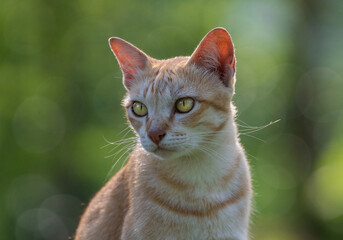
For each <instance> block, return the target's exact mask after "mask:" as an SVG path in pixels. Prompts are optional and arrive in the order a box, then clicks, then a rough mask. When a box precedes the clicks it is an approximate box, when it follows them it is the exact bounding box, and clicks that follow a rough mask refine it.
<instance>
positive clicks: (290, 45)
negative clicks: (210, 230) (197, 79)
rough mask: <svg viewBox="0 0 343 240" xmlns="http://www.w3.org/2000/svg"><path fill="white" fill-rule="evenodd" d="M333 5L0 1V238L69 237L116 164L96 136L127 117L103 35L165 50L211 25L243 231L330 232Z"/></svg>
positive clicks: (334, 223) (338, 89) (336, 159)
mask: <svg viewBox="0 0 343 240" xmlns="http://www.w3.org/2000/svg"><path fill="white" fill-rule="evenodd" d="M342 15H343V1H341V0H327V1H324V0H288V1H287V0H274V1H272V0H270V1H267V0H261V1H248V0H241V1H238V0H236V1H234V0H230V1H227V0H226V1H220V0H215V1H202V0H200V1H195V0H194V1H189V0H182V1H181V0H176V1H166V0H161V1H152V0H147V1H139V0H127V1H118V0H111V1H109V0H98V1H95V0H93V1H92V0H58V1H56V0H55V1H53V0H45V1H44V0H11V1H10V0H2V1H1V2H0V239H16V240H22V239H29V240H32V239H47V240H50V239H51V240H52V239H57V240H60V239H68V236H73V234H74V231H75V228H76V226H77V223H78V220H79V217H80V215H81V213H82V211H83V209H84V207H85V204H87V203H88V201H89V199H90V198H91V196H93V195H94V194H95V193H96V192H97V191H98V190H99V189H100V187H101V186H102V185H103V184H104V182H105V181H106V180H107V179H108V177H109V176H111V175H113V174H114V173H115V172H116V171H117V170H118V169H119V168H120V166H121V165H122V160H123V159H125V157H126V155H127V154H125V150H126V148H125V147H123V148H118V149H115V150H114V152H112V153H116V151H117V152H119V151H121V152H119V153H118V155H116V156H115V157H114V158H113V157H109V158H105V157H106V156H108V155H110V154H111V153H109V151H110V150H111V146H110V147H103V146H105V145H106V144H107V143H106V141H105V139H108V140H110V141H116V140H119V139H121V138H123V137H124V135H125V134H126V131H125V130H124V129H125V128H126V126H127V125H126V120H125V118H124V115H123V110H122V108H121V106H120V101H121V98H122V96H123V95H124V88H123V87H122V84H121V72H120V69H119V67H118V65H117V63H116V60H115V58H114V57H113V55H112V53H111V51H110V49H109V47H108V43H107V39H108V38H109V37H111V36H119V37H121V38H124V39H126V40H128V41H130V42H132V43H133V44H135V45H136V46H138V47H139V48H141V49H143V50H144V51H145V52H147V53H148V54H149V55H151V56H153V57H155V58H169V57H174V56H178V55H190V54H191V53H192V51H193V50H194V49H195V47H196V45H197V44H198V42H199V41H200V40H201V39H202V37H203V36H204V35H205V34H206V33H207V32H208V31H209V30H211V29H212V28H214V27H218V26H222V27H225V28H227V29H228V31H229V32H230V34H231V36H232V38H233V41H234V43H235V47H236V57H237V84H236V96H235V98H234V102H235V104H236V106H237V108H238V110H239V113H238V123H239V125H240V130H241V133H242V135H241V139H242V143H243V145H244V146H245V148H246V151H247V153H248V158H249V161H250V163H251V166H252V174H253V178H254V189H255V192H256V193H255V198H254V209H255V211H254V214H253V217H252V225H251V235H252V236H253V239H263V240H274V239H275V240H303V239H309V240H317V239H325V240H327V239H330V240H331V239H343V79H342V77H343V57H342V56H343V48H342V42H343V18H342ZM278 119H281V120H280V121H279V122H278V123H275V124H273V125H271V126H269V127H267V128H265V129H263V130H261V131H257V132H250V131H249V130H254V128H248V127H246V126H247V125H248V126H250V127H253V126H263V125H265V124H268V123H269V122H271V121H275V120H278ZM122 130H124V131H122ZM127 136H132V133H128V135H126V137H127ZM102 147H103V148H102ZM122 154H124V155H123V157H122V159H121V160H120V161H119V164H117V166H116V167H115V168H114V169H112V170H111V167H112V165H113V164H114V163H115V161H116V160H117V159H119V157H120V156H121V155H122Z"/></svg>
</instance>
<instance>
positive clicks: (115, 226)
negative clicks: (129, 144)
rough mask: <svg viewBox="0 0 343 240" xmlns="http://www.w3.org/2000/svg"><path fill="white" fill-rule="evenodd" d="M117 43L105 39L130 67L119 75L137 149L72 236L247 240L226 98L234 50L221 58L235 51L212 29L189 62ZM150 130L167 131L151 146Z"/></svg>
mask: <svg viewBox="0 0 343 240" xmlns="http://www.w3.org/2000/svg"><path fill="white" fill-rule="evenodd" d="M118 41H119V42H120V41H124V40H118V39H116V40H115V41H114V42H111V44H112V45H113V44H115V47H113V46H112V45H111V47H112V50H113V51H114V53H115V54H116V56H117V59H118V61H119V62H120V65H121V67H122V68H125V67H127V68H128V69H122V70H123V73H124V85H125V87H126V88H127V89H128V93H127V95H126V97H125V98H124V100H123V106H124V108H125V109H126V116H127V118H128V120H129V122H130V124H131V126H132V128H133V130H134V131H135V133H136V134H137V136H138V137H139V143H138V144H137V146H136V148H135V150H134V151H133V152H132V154H131V156H130V159H129V161H128V163H127V164H126V166H125V167H124V168H123V169H122V170H121V171H120V172H118V173H117V174H116V175H115V176H114V177H113V178H112V179H111V180H110V181H109V182H108V183H107V184H106V185H105V186H104V187H103V188H102V189H101V190H100V191H99V193H98V194H97V195H96V196H95V197H94V198H93V199H92V201H91V203H90V204H89V206H88V207H87V209H86V211H85V213H84V215H83V216H82V218H81V221H80V224H79V227H78V229H77V233H76V240H86V239H87V240H90V239H102V240H110V239H111V240H115V239H122V240H131V239H142V240H145V239H149V240H151V239H161V240H162V239H170V240H172V239H173V240H174V239H175V240H179V239H187V240H191V239H197V240H199V239H204V240H206V239H231V240H233V239H235V240H245V239H248V224H249V214H250V202H251V196H252V190H251V179H250V172H249V166H248V163H247V160H246V157H245V153H244V150H243V148H242V146H241V145H240V142H239V139H238V134H237V128H236V124H235V122H234V117H235V112H236V111H235V107H234V106H233V104H232V101H231V99H232V96H233V93H234V82H235V76H234V75H232V71H234V69H235V58H234V53H233V52H229V53H221V52H220V51H233V45H232V42H231V38H230V36H229V35H228V33H227V32H226V30H224V29H215V30H213V31H211V32H210V33H209V34H208V35H207V36H206V37H205V38H204V39H203V40H202V42H201V44H200V45H199V46H200V47H198V48H197V50H196V51H195V53H194V54H193V55H192V56H191V57H176V58H172V59H167V60H156V59H153V58H151V57H148V56H147V55H145V54H144V53H143V52H141V51H140V50H138V49H137V50H135V48H134V47H133V46H132V45H129V44H128V43H126V42H124V43H121V42H120V43H118ZM206 41H207V42H206ZM223 41H224V43H223ZM117 44H119V45H120V44H121V45H120V46H119V47H118V46H117ZM223 44H224V45H225V44H229V46H228V47H225V46H224V47H222V46H223ZM121 47H122V48H123V49H121ZM217 48H218V49H217ZM209 49H210V50H211V49H212V50H211V51H209ZM222 49H224V50H222ZM132 51H133V52H132ZM135 51H138V53H135ZM199 51H200V52H199ZM202 51H205V53H206V55H204V53H203V52H202ZM123 54H125V58H123ZM211 54H212V55H211ZM207 55H211V56H208V57H209V58H208V59H204V58H205V57H206V56H207ZM219 55H220V56H219ZM137 56H138V57H137ZM221 56H224V57H225V58H223V57H221ZM227 56H229V58H226V57H227ZM200 57H201V60H199V59H198V58H200ZM130 58H135V59H134V60H130ZM138 58H139V59H138ZM123 61H124V62H123ZM125 61H130V64H126V63H125ZM137 61H138V62H139V61H141V63H140V64H137V65H135V66H134V68H133V69H130V68H132V63H136V62H137ZM202 64H203V65H202ZM204 64H205V65H204ZM218 64H219V65H220V64H224V67H223V66H217V65H218ZM230 64H232V65H230ZM208 66H210V68H209V67H208ZM218 69H219V70H218ZM223 71H224V72H223ZM230 71H231V72H230ZM125 74H126V75H128V74H129V77H130V79H129V81H128V80H127V79H125ZM183 97H192V98H193V99H194V101H195V104H194V107H193V109H192V110H191V111H190V112H189V113H184V114H181V113H178V112H176V110H175V102H176V100H178V99H179V98H183ZM134 101H139V102H142V103H144V104H145V105H146V107H147V108H148V115H147V116H144V117H138V116H136V115H135V114H134V113H133V112H132V109H131V105H132V103H133V102H134ZM151 129H162V130H163V131H164V132H165V133H166V135H165V137H164V138H163V139H162V140H161V141H160V142H159V144H158V145H157V144H155V143H154V142H153V141H152V140H151V139H150V138H149V136H148V133H149V131H150V130H151Z"/></svg>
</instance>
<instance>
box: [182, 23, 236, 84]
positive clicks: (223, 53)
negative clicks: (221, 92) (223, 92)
mask: <svg viewBox="0 0 343 240" xmlns="http://www.w3.org/2000/svg"><path fill="white" fill-rule="evenodd" d="M189 64H195V65H197V66H199V67H202V68H204V69H205V70H206V71H209V72H213V73H216V74H218V76H219V78H220V80H221V81H222V82H223V84H224V85H225V86H226V87H233V85H234V78H233V76H234V74H235V64H236V61H235V50H234V46H233V43H232V40H231V36H230V34H229V33H228V32H227V31H226V30H225V29H224V28H215V29H213V30H212V31H210V32H209V33H208V34H207V35H206V36H205V37H204V38H203V39H202V40H201V42H200V44H199V45H198V47H197V48H196V49H195V51H194V53H193V54H192V56H191V58H190V60H189Z"/></svg>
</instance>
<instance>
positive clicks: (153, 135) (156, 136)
mask: <svg viewBox="0 0 343 240" xmlns="http://www.w3.org/2000/svg"><path fill="white" fill-rule="evenodd" d="M165 135H166V132H165V131H163V130H162V129H154V130H149V132H148V136H149V138H150V139H151V140H152V141H153V142H154V143H155V144H156V145H158V144H159V143H160V142H161V141H162V139H163V138H164V136H165Z"/></svg>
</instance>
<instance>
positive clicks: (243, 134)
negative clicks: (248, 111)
mask: <svg viewBox="0 0 343 240" xmlns="http://www.w3.org/2000/svg"><path fill="white" fill-rule="evenodd" d="M239 136H247V137H251V138H254V139H256V140H259V141H261V142H263V143H266V141H265V140H263V139H261V138H258V137H255V136H253V135H249V134H245V133H242V134H239Z"/></svg>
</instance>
